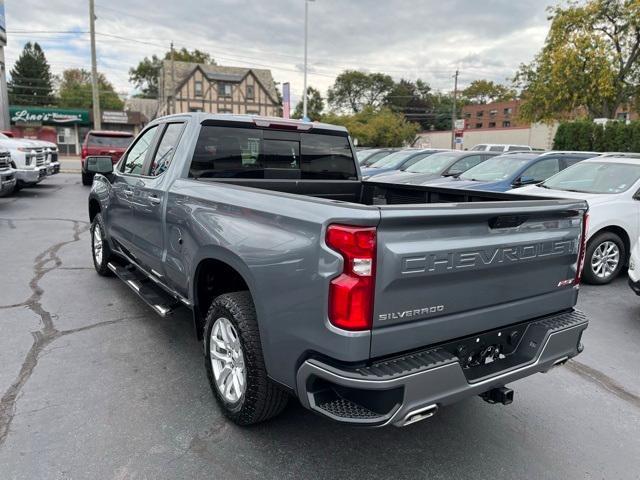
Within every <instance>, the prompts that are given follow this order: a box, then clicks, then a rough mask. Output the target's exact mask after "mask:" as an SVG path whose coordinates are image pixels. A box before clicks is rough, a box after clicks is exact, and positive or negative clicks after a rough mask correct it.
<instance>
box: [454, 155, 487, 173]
mask: <svg viewBox="0 0 640 480" xmlns="http://www.w3.org/2000/svg"><path fill="white" fill-rule="evenodd" d="M484 160H486V157H485V156H484V155H470V156H468V157H465V158H462V159H460V160H458V161H457V162H456V163H454V164H453V165H452V166H451V168H449V171H448V172H447V173H449V174H450V175H453V174H457V173H463V172H466V171H467V170H469V169H470V168H471V167H475V166H476V165H478V164H479V163H480V162H482V161H484Z"/></svg>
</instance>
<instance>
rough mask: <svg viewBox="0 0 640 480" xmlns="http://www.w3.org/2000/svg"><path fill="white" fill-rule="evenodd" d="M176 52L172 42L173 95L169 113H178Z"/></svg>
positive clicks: (170, 98)
mask: <svg viewBox="0 0 640 480" xmlns="http://www.w3.org/2000/svg"><path fill="white" fill-rule="evenodd" d="M174 52H175V50H174V49H173V42H171V95H170V96H169V105H168V107H169V114H172V113H176V62H175V55H174ZM163 70H164V69H163ZM163 83H164V82H163Z"/></svg>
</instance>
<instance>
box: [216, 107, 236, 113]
mask: <svg viewBox="0 0 640 480" xmlns="http://www.w3.org/2000/svg"><path fill="white" fill-rule="evenodd" d="M218 113H233V110H231V109H229V108H221V109H220V110H218Z"/></svg>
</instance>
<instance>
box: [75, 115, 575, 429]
mask: <svg viewBox="0 0 640 480" xmlns="http://www.w3.org/2000/svg"><path fill="white" fill-rule="evenodd" d="M86 168H87V171H88V172H90V173H91V174H95V176H94V181H93V184H92V187H91V191H90V194H89V205H88V206H89V218H90V220H91V230H90V231H91V248H92V254H93V263H94V266H95V269H96V271H97V272H98V273H99V274H100V275H104V276H108V275H115V276H117V277H118V278H120V279H121V280H122V281H124V282H125V283H126V284H127V285H128V286H129V287H130V288H131V289H132V290H133V291H134V292H135V293H137V295H139V296H140V298H141V299H142V300H144V301H145V302H146V303H148V304H149V306H150V307H151V308H153V309H154V310H155V311H156V312H157V313H158V314H160V315H162V316H166V315H169V314H171V313H172V312H173V311H175V310H176V309H177V308H184V307H186V308H188V309H191V310H192V312H193V325H194V329H195V334H196V336H197V338H198V339H199V341H201V342H202V346H203V353H204V363H205V368H206V373H207V376H208V379H209V382H210V384H211V388H212V391H213V395H214V396H215V398H216V400H217V402H218V403H219V405H220V407H221V409H222V411H223V412H224V413H225V415H226V416H227V417H229V418H230V419H231V420H232V421H234V422H236V423H238V424H240V425H248V424H252V423H256V422H259V421H263V420H266V419H268V418H270V417H273V416H274V415H276V414H278V413H280V412H281V411H282V410H283V409H284V407H285V405H286V403H287V400H288V399H289V398H290V397H291V396H295V397H297V398H298V399H299V400H300V402H301V403H302V404H303V405H304V406H305V407H306V408H308V409H310V410H312V411H314V412H316V413H318V414H320V415H324V416H325V417H328V418H330V419H332V420H335V421H338V422H342V423H346V424H352V425H361V426H382V425H395V426H404V425H409V424H412V423H414V422H417V421H419V420H423V419H425V418H429V417H431V416H433V415H434V414H436V412H437V411H438V409H441V408H443V407H445V406H447V405H449V404H451V403H453V402H456V401H458V400H461V399H463V398H465V397H469V396H472V395H479V396H481V397H482V398H483V399H484V400H486V401H488V402H490V403H501V404H508V403H510V402H511V401H512V399H513V391H512V390H511V389H510V388H508V387H507V385H508V384H510V383H511V382H513V381H515V380H518V379H521V378H523V377H526V376H528V375H531V374H533V373H536V372H546V371H548V370H550V369H551V368H552V367H554V366H557V365H560V364H562V363H564V362H566V361H567V360H568V359H570V358H571V357H574V356H575V355H577V354H578V353H580V352H581V351H582V348H583V347H582V341H581V339H582V334H583V331H584V330H585V328H586V327H587V319H586V318H585V316H584V315H583V314H582V313H581V312H579V311H577V310H575V309H574V306H575V304H576V300H577V296H578V288H579V280H580V273H581V269H582V262H583V261H584V248H585V245H584V238H585V224H586V219H587V217H586V216H587V204H586V203H585V202H584V201H582V200H566V199H555V198H545V199H541V198H539V197H532V196H525V195H511V194H503V193H495V192H481V191H465V190H460V189H457V190H454V189H447V188H442V187H428V186H414V185H393V184H388V183H376V182H365V181H362V179H361V174H360V171H359V167H358V164H357V161H356V156H355V153H354V148H353V145H352V142H351V140H350V138H349V135H348V133H347V131H346V130H345V129H344V128H342V127H337V126H332V125H328V124H321V123H309V122H300V121H290V120H283V119H276V118H265V117H257V116H235V115H211V114H203V113H190V114H179V115H173V116H168V117H164V118H161V119H158V120H155V121H154V122H152V123H150V124H149V125H148V126H147V127H146V128H145V129H144V130H143V131H142V132H141V133H140V134H139V135H138V136H137V138H136V139H135V140H134V142H133V143H132V144H131V145H130V146H129V147H128V149H127V150H126V152H125V153H124V155H123V156H122V158H121V159H120V161H119V162H118V163H117V164H116V165H115V166H114V165H113V163H112V159H111V158H110V157H109V156H89V157H88V158H87V159H86Z"/></svg>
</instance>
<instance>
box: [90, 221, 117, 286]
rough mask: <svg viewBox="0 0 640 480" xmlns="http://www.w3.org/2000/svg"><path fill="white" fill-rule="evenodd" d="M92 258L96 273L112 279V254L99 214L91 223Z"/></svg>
mask: <svg viewBox="0 0 640 480" xmlns="http://www.w3.org/2000/svg"><path fill="white" fill-rule="evenodd" d="M91 256H92V257H93V266H94V267H95V269H96V272H98V274H99V275H102V276H103V277H110V276H111V275H112V273H111V270H110V269H109V260H111V257H112V253H111V248H109V243H108V242H107V237H106V235H105V229H104V222H103V220H102V215H100V214H99V213H98V214H96V216H95V217H93V221H92V222H91Z"/></svg>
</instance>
